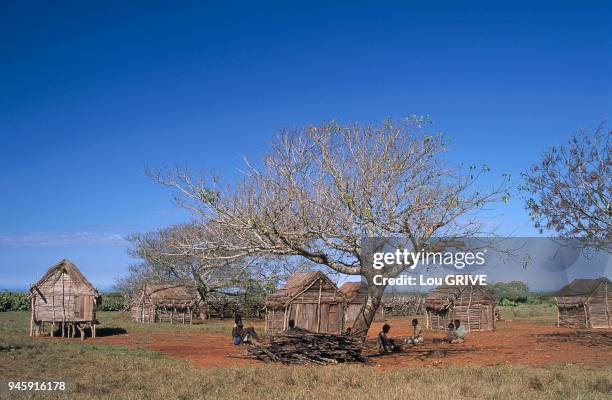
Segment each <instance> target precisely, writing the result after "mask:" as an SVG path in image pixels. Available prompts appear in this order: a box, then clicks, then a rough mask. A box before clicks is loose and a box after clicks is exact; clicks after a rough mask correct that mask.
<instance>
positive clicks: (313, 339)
mask: <svg viewBox="0 0 612 400" xmlns="http://www.w3.org/2000/svg"><path fill="white" fill-rule="evenodd" d="M247 352H248V353H249V354H250V355H251V356H254V357H256V358H258V359H260V360H263V361H266V362H280V363H283V364H338V363H348V362H362V363H363V362H367V358H366V357H365V356H363V355H362V354H361V345H360V343H359V342H358V341H357V340H356V339H353V338H351V337H350V336H339V335H330V334H327V333H315V332H310V331H306V330H302V329H293V330H290V331H285V332H283V333H281V334H280V335H279V336H276V337H273V338H270V340H269V341H267V342H264V343H262V342H260V343H256V344H255V343H252V344H249V345H247Z"/></svg>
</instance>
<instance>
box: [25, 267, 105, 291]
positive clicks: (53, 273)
mask: <svg viewBox="0 0 612 400" xmlns="http://www.w3.org/2000/svg"><path fill="white" fill-rule="evenodd" d="M61 273H66V274H68V276H70V278H71V279H72V280H73V281H74V282H76V283H79V284H81V285H83V286H85V287H86V288H87V289H89V290H91V292H92V294H94V295H95V296H99V295H100V294H99V293H98V291H97V290H96V288H95V287H94V286H93V285H92V284H91V283H90V282H89V281H88V280H87V278H85V276H84V275H83V274H82V273H81V271H80V270H79V269H78V268H77V266H76V265H74V264H73V263H72V261H70V260H67V259H65V258H64V259H63V260H61V261H60V262H58V263H57V264H55V265H54V266H52V267H51V268H49V270H48V271H47V272H46V273H45V274H44V275H43V277H42V278H40V279H39V280H38V282H36V283H35V284H33V285H32V286H31V287H30V292H32V291H34V290H35V289H37V288H40V286H42V285H43V284H44V283H45V282H47V281H48V280H49V279H51V278H55V279H58V278H59V277H60V275H61Z"/></svg>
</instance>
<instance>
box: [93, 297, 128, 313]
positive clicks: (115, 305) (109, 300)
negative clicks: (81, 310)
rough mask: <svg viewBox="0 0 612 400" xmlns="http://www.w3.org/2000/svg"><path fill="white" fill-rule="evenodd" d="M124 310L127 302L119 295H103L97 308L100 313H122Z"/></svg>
mask: <svg viewBox="0 0 612 400" xmlns="http://www.w3.org/2000/svg"><path fill="white" fill-rule="evenodd" d="M126 308H127V302H126V301H125V297H123V295H122V294H121V293H103V294H102V300H101V301H100V304H98V307H97V309H98V310H100V311H123V310H125V309H126Z"/></svg>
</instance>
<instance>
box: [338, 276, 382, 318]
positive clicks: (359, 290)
mask: <svg viewBox="0 0 612 400" xmlns="http://www.w3.org/2000/svg"><path fill="white" fill-rule="evenodd" d="M340 291H341V292H342V294H344V297H346V301H347V306H346V312H345V313H344V319H345V321H347V322H353V321H355V320H356V319H357V315H358V314H359V311H361V307H362V306H363V303H365V302H366V298H367V296H368V289H367V286H366V283H365V282H362V281H360V282H346V283H345V284H344V285H342V286H341V287H340ZM382 321H384V317H383V306H382V302H381V304H380V305H379V306H378V309H377V310H376V314H374V322H382Z"/></svg>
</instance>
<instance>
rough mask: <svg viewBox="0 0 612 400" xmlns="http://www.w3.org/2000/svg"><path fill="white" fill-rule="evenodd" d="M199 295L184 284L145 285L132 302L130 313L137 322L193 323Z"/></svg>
mask: <svg viewBox="0 0 612 400" xmlns="http://www.w3.org/2000/svg"><path fill="white" fill-rule="evenodd" d="M196 299H197V295H196V294H195V293H194V291H192V290H189V289H188V288H187V287H186V286H184V285H172V284H147V285H144V286H143V287H142V288H141V289H140V290H139V292H138V294H137V295H136V297H135V298H134V300H132V302H131V303H130V314H131V316H132V319H133V320H134V321H137V322H146V323H153V322H169V323H171V324H173V323H181V324H191V323H192V322H193V312H194V309H195V306H196V305H197V303H198V302H197V300H196Z"/></svg>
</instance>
